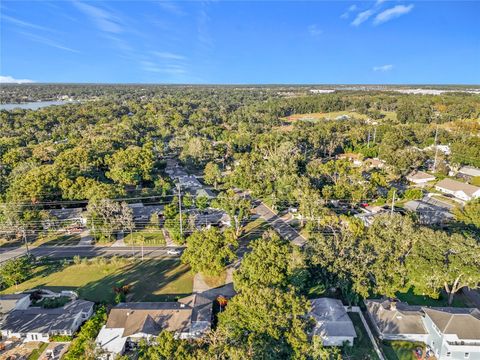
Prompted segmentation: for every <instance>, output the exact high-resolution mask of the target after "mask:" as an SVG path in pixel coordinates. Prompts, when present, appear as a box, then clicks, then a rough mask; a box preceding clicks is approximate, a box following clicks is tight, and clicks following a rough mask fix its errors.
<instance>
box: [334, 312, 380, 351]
mask: <svg viewBox="0 0 480 360" xmlns="http://www.w3.org/2000/svg"><path fill="white" fill-rule="evenodd" d="M348 316H350V319H352V322H353V326H354V327H355V332H356V333H357V337H356V338H355V341H354V345H353V346H344V347H343V351H342V353H343V355H344V357H345V358H349V359H352V360H364V359H365V360H367V359H369V360H377V359H378V355H377V353H376V352H375V349H374V348H373V344H372V342H371V341H370V338H369V337H368V334H367V331H366V330H365V327H364V326H363V323H362V319H360V315H359V314H357V313H351V312H349V313H348Z"/></svg>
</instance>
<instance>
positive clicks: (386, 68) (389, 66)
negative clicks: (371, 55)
mask: <svg viewBox="0 0 480 360" xmlns="http://www.w3.org/2000/svg"><path fill="white" fill-rule="evenodd" d="M392 69H393V65H392V64H386V65H381V66H374V67H373V71H379V72H387V71H390V70H392Z"/></svg>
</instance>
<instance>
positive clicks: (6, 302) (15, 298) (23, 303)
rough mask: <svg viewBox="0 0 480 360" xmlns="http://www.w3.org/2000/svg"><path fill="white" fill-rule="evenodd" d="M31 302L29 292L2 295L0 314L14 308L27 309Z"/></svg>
mask: <svg viewBox="0 0 480 360" xmlns="http://www.w3.org/2000/svg"><path fill="white" fill-rule="evenodd" d="M30 304H31V300H30V294H29V293H20V294H5V295H0V314H6V313H8V312H10V311H12V310H25V309H27V308H28V307H29V306H30Z"/></svg>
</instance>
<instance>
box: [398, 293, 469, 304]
mask: <svg viewBox="0 0 480 360" xmlns="http://www.w3.org/2000/svg"><path fill="white" fill-rule="evenodd" d="M397 298H398V299H399V300H400V301H403V302H406V303H408V304H409V305H421V306H437V307H442V306H454V307H470V306H471V304H469V302H468V299H466V298H465V296H464V295H463V294H462V293H461V292H459V293H457V294H455V296H454V297H453V303H452V305H448V299H447V296H446V294H444V293H442V294H441V295H440V297H439V298H438V299H432V298H430V297H428V296H422V295H415V294H414V293H413V291H412V290H409V291H408V292H406V293H397Z"/></svg>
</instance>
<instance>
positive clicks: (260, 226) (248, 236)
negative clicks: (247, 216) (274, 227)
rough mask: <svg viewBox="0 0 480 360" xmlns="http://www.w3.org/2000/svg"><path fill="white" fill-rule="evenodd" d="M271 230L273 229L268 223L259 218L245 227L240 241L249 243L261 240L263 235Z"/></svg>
mask: <svg viewBox="0 0 480 360" xmlns="http://www.w3.org/2000/svg"><path fill="white" fill-rule="evenodd" d="M269 229H271V227H270V226H269V225H268V223H267V222H266V221H265V220H263V219H262V218H260V217H259V218H257V219H255V220H253V221H250V222H249V223H248V224H247V225H245V226H244V229H243V235H242V236H241V237H240V239H239V241H240V242H249V241H252V240H255V239H258V238H261V237H262V235H263V233H264V232H265V231H267V230H269Z"/></svg>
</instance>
